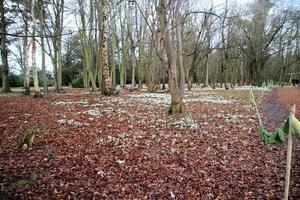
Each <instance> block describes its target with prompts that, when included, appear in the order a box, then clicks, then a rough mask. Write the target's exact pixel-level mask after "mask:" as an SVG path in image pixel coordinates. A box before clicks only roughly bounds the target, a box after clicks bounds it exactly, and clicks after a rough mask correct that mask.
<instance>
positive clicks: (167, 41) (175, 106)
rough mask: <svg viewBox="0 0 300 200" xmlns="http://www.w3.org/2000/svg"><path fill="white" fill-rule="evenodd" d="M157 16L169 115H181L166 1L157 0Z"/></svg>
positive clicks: (180, 101)
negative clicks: (165, 57) (166, 70)
mask: <svg viewBox="0 0 300 200" xmlns="http://www.w3.org/2000/svg"><path fill="white" fill-rule="evenodd" d="M158 15H159V20H160V29H161V31H163V33H164V34H163V35H164V36H163V37H164V38H163V41H164V44H163V46H164V49H165V52H166V54H167V60H166V63H167V64H168V75H169V88H170V93H171V106H170V109H169V113H170V114H175V113H181V112H182V111H183V102H182V97H181V95H180V91H179V88H178V81H177V66H176V56H175V52H174V48H173V47H172V45H171V38H170V33H169V30H168V29H169V28H168V25H167V15H166V1H165V0H159V8H158Z"/></svg>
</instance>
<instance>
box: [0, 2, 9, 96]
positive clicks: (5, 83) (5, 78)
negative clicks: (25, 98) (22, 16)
mask: <svg viewBox="0 0 300 200" xmlns="http://www.w3.org/2000/svg"><path fill="white" fill-rule="evenodd" d="M0 14H1V24H0V31H1V60H2V90H1V91H2V92H11V89H10V87H9V68H8V60H7V46H6V33H7V32H6V25H7V23H6V19H5V13H4V3H3V0H0Z"/></svg>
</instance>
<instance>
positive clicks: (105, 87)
mask: <svg viewBox="0 0 300 200" xmlns="http://www.w3.org/2000/svg"><path fill="white" fill-rule="evenodd" d="M108 17H109V1H108V0H102V27H103V28H102V31H103V34H102V52H101V58H102V90H101V93H102V94H103V95H111V78H110V74H109V66H108V41H107V40H108V32H109V24H108V23H109V21H108Z"/></svg>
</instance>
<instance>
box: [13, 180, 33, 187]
mask: <svg viewBox="0 0 300 200" xmlns="http://www.w3.org/2000/svg"><path fill="white" fill-rule="evenodd" d="M29 183H30V180H27V179H19V180H17V181H16V182H14V183H13V184H12V186H13V187H22V186H24V185H27V184H29Z"/></svg>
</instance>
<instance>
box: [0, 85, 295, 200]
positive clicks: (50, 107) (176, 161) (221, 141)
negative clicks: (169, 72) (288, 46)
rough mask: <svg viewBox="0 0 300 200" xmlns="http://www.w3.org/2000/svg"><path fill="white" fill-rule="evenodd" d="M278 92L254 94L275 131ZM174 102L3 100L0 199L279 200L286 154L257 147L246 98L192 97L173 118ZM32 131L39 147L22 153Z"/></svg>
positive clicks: (197, 93)
mask: <svg viewBox="0 0 300 200" xmlns="http://www.w3.org/2000/svg"><path fill="white" fill-rule="evenodd" d="M278 92H284V90H282V89H277V90H276V91H272V92H263V91H261V90H260V91H257V92H256V95H257V96H258V97H260V96H261V95H262V93H264V97H263V98H258V102H260V107H261V110H262V112H263V113H267V114H266V115H264V121H265V122H266V123H270V124H269V128H275V127H276V126H280V124H281V121H280V120H281V119H282V118H283V117H284V115H286V114H287V113H288V108H286V107H284V106H283V107H280V108H278V109H282V111H281V112H279V111H278V112H275V111H274V115H277V114H278V113H284V112H285V113H284V114H279V115H280V116H278V117H274V116H273V118H274V120H273V118H268V113H270V112H272V110H273V107H272V106H271V107H270V106H269V107H267V106H263V105H269V104H270V102H271V100H273V99H274V98H273V97H272V96H274V95H275V96H276V95H278V94H277V93H278ZM297 92H299V90H297ZM275 93H276V94H275ZM297 98H298V99H299V100H300V97H299V95H298V97H297ZM268 99H269V100H268ZM169 102H170V96H169V94H150V93H145V92H133V93H129V92H123V93H121V94H120V95H119V96H114V97H104V96H101V95H100V94H89V93H86V92H84V91H82V90H79V91H67V93H65V94H59V95H58V94H51V95H50V96H49V97H47V98H43V99H33V98H31V97H23V96H20V95H9V96H5V95H2V96H0V199H1V198H2V199H281V198H282V196H283V183H284V172H285V168H284V167H285V153H286V150H285V149H286V147H285V145H274V146H269V145H266V144H263V143H261V142H260V140H259V134H258V131H257V129H258V120H257V117H256V115H255V112H254V110H253V109H252V108H251V105H250V101H249V91H248V90H245V89H243V90H238V89H237V90H231V91H224V90H207V91H202V90H197V89H194V90H192V92H186V95H185V104H186V108H185V109H186V112H185V113H184V114H182V115H176V116H169V115H167V110H168V107H169ZM279 103H280V102H277V103H274V104H276V105H277V104H279ZM288 103H289V102H288V100H285V101H282V102H281V104H282V105H286V104H288ZM299 108H300V105H299ZM276 120H277V121H276ZM269 121H270V122H269ZM31 130H37V131H38V135H37V136H36V138H35V141H34V145H33V147H32V148H30V149H27V150H25V151H23V150H21V149H17V148H16V146H17V144H18V143H19V142H20V141H21V139H22V136H23V135H24V134H25V133H26V132H28V131H31ZM298 146H299V145H298ZM296 147H297V144H296ZM295 150H297V148H295ZM298 152H299V148H298ZM293 159H294V160H295V159H297V160H298V163H299V160H300V159H299V156H298V157H297V158H293ZM296 167H298V171H295V170H294V171H293V172H292V173H293V175H294V176H298V177H299V165H298V166H297V165H296V164H295V163H294V168H295V169H296ZM292 181H293V182H292V186H291V187H293V188H295V187H297V184H299V182H298V183H297V182H295V181H294V179H293V178H292ZM298 191H299V190H298ZM291 193H292V195H294V196H295V195H296V193H297V190H296V189H293V190H292V191H291ZM295 199H296V198H295Z"/></svg>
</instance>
